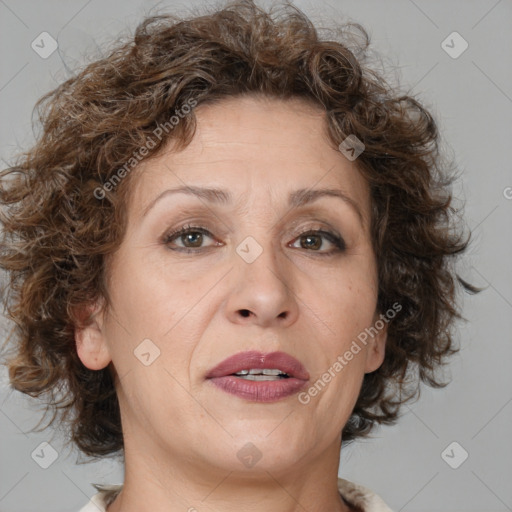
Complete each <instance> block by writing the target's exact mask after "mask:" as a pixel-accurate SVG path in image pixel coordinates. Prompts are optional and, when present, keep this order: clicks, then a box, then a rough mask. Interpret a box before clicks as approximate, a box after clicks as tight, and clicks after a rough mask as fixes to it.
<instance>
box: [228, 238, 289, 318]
mask: <svg viewBox="0 0 512 512" xmlns="http://www.w3.org/2000/svg"><path fill="white" fill-rule="evenodd" d="M233 258H234V262H235V263H234V265H235V268H234V269H233V272H231V274H232V275H231V279H232V280H233V281H232V286H231V287H230V295H229V299H228V301H227V305H226V307H227V315H228V317H229V320H230V321H231V322H233V323H237V324H244V325H248V324H252V325H258V326H260V327H286V326H289V325H291V324H293V323H294V322H295V321H296V319H297V317H298V299H297V296H296V295H295V292H294V280H295V279H294V272H293V263H292V262H291V261H289V259H288V258H287V257H286V256H285V255H283V254H279V255H277V254H275V251H273V250H272V248H271V247H266V248H264V249H263V251H262V253H261V254H260V255H259V256H258V257H257V258H256V259H255V260H254V261H252V262H251V263H248V262H247V261H246V260H244V258H242V257H241V256H240V255H239V254H238V253H236V252H234V256H233Z"/></svg>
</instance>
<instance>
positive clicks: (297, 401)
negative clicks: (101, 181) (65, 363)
mask: <svg viewBox="0 0 512 512" xmlns="http://www.w3.org/2000/svg"><path fill="white" fill-rule="evenodd" d="M195 113H196V116H197V131H196V134H195V136H194V138H193V140H192V142H191V144H190V145H189V146H188V147H187V148H186V149H185V150H183V151H181V152H178V153H173V152H171V151H170V150H169V151H168V152H167V153H165V154H161V155H160V156H158V158H155V159H154V160H150V161H145V162H143V163H142V164H141V165H140V167H139V168H138V169H135V170H134V171H133V172H136V173H138V174H137V175H136V176H133V177H134V178H136V181H135V182H134V183H133V185H134V188H133V191H132V194H131V196H130V203H129V205H128V225H127V231H126V235H125V237H124V239H123V242H122V244H121V245H120V247H119V250H118V251H117V252H116V253H115V254H114V256H113V258H112V261H111V262H110V263H111V279H110V281H109V285H108V286H109V292H110V296H111V300H112V309H111V310H110V311H109V312H108V314H107V315H105V316H100V315H99V314H98V315H96V316H95V323H94V324H93V325H91V326H90V327H88V328H86V329H84V330H83V331H78V332H77V349H78V353H79V356H80V358H81V360H82V361H83V363H84V365H85V366H87V367H88V368H91V369H96V370H97V369H100V368H104V367H105V366H107V365H108V364H109V363H110V361H112V363H113V366H114V369H115V373H116V374H117V378H118V380H117V381H116V386H117V392H118V397H119V402H120V408H121V415H122V422H123V432H124V436H125V450H126V452H127V453H130V454H132V456H133V454H137V456H138V457H139V459H141V460H143V459H144V460H146V461H149V460H151V461H152V462H151V463H152V464H155V461H156V462H159V461H163V460H179V461H182V464H188V465H190V467H197V468H199V467H201V468H205V467H207V466H211V467H216V468H221V469H224V470H235V471H246V470H247V471H249V470H252V471H255V470H258V469H260V470H261V471H264V470H273V471H274V472H278V471H279V470H283V471H284V470H286V468H289V467H292V466H293V467H295V468H297V467H301V466H302V465H303V466H304V467H311V465H312V464H314V461H318V460H323V462H325V459H326V458H330V459H331V460H333V461H335V460H337V457H338V455H339V452H337V449H338V448H339V437H340V432H341V430H342V428H343V426H344V425H345V423H346V422H347V420H348V418H349V417H350V414H351V411H352V409H353V407H354V404H355V402H356V399H357V396H358V393H359V390H360V387H361V384H362V379H363V377H364V374H365V372H371V371H374V370H375V369H377V368H378V367H379V366H380V364H381V363H382V360H383V355H384V345H385V329H383V330H381V331H380V332H379V334H378V335H377V336H375V337H374V338H372V337H371V336H370V337H368V342H367V343H366V344H362V343H359V349H360V350H359V351H358V352H357V353H356V354H354V352H355V351H353V352H352V354H353V357H352V358H350V360H347V358H345V359H343V360H344V361H345V364H343V365H341V366H342V368H341V369H339V366H336V368H337V371H336V370H333V365H335V363H336V361H340V359H339V358H340V357H341V358H343V356H344V354H345V353H346V352H347V351H349V350H350V348H351V346H352V347H353V342H354V340H357V337H358V335H360V334H361V333H362V332H364V331H365V329H367V328H369V327H371V326H372V325H373V324H374V323H375V321H376V320H377V319H378V318H379V316H378V312H377V311H376V304H377V273H376V260H375V255H374V253H373V250H372V246H371V241H370V231H369V228H370V224H369V223H370V196H369V190H368V186H367V183H366V182H365V180H364V179H363V177H362V176H361V175H360V173H359V172H358V170H357V168H356V166H355V162H352V161H350V160H348V159H347V158H345V156H344V155H343V154H342V153H341V152H339V151H336V150H335V149H333V148H332V147H331V146H330V145H329V144H328V142H327V135H326V128H325V117H324V114H323V113H322V111H320V110H316V109H314V108H313V107H311V106H308V105H307V104H305V103H303V102H301V101H300V100H292V101H281V100H275V99H271V100H269V99H266V100H262V99H256V98H235V99H229V100H224V101H222V102H220V103H217V104H215V105H209V106H205V105H203V106H198V107H197V108H196V111H195ZM182 187H191V189H189V191H190V192H192V191H193V189H192V187H195V188H197V189H196V192H197V190H199V189H219V190H221V191H222V192H218V193H216V194H214V193H211V192H208V193H207V192H199V193H183V192H174V193H172V192H171V190H172V189H175V188H182ZM323 189H331V190H333V191H338V192H339V193H340V195H339V196H336V195H335V194H318V193H317V191H319V190H323ZM298 191H301V192H298ZM340 196H341V197H340ZM186 226H191V228H190V229H189V231H188V232H187V233H182V234H181V235H180V234H178V235H174V234H173V233H176V232H177V231H179V230H180V229H181V228H184V227H186ZM338 237H339V238H338ZM253 351H256V352H259V353H262V354H269V353H273V352H283V353H285V354H288V355H289V356H291V357H293V358H295V359H296V360H298V361H299V362H300V363H301V364H302V366H303V368H304V370H305V372H303V373H302V374H301V372H300V371H298V370H297V368H293V361H292V362H291V363H290V361H289V360H287V359H286V357H283V356H282V354H281V356H278V357H276V358H275V360H274V361H273V363H272V361H271V359H269V360H266V361H265V362H264V363H262V365H266V366H265V368H268V367H269V366H270V368H269V369H276V367H277V368H279V367H284V366H286V367H287V368H288V369H289V373H290V375H288V378H286V377H279V376H274V377H267V378H269V379H273V380H261V379H264V378H265V377H261V376H260V377H253V378H255V379H256V380H248V379H251V377H246V376H231V377H229V376H225V377H224V378H222V377H221V376H220V374H222V371H219V372H217V375H218V378H216V379H213V378H209V377H211V374H212V373H211V372H212V370H213V369H214V368H215V367H217V366H218V365H219V364H220V363H221V362H223V361H224V360H225V359H227V358H230V357H231V356H233V355H236V354H241V353H244V352H253ZM242 356H243V354H242ZM258 361H261V360H260V359H259V358H258V357H256V358H255V359H251V360H250V362H246V361H243V360H242V361H241V362H240V363H239V365H238V366H242V368H240V369H250V368H243V367H244V365H246V364H247V365H249V364H250V365H251V368H253V367H254V366H257V362H258ZM289 365H291V366H289ZM235 366H236V365H235ZM260 366H261V365H260ZM329 369H331V373H330V376H331V378H330V379H328V378H324V380H323V381H322V378H323V377H322V376H325V374H326V372H327V373H328V372H329ZM260 370H261V368H260ZM230 371H234V367H232V366H231V367H229V368H227V369H226V368H224V373H225V374H226V375H229V374H230ZM267 373H268V372H267ZM285 373H286V372H285ZM319 379H320V381H322V382H323V385H319V384H318V383H317V381H318V380H319ZM326 381H328V382H326ZM315 383H317V387H316V390H317V391H316V393H315V392H314V391H313V392H312V393H309V392H308V390H310V389H311V388H314V386H315ZM230 390H231V391H230ZM233 390H234V391H233ZM183 461H186V462H183ZM148 464H149V463H148ZM274 474H277V473H274Z"/></svg>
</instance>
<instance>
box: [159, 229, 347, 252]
mask: <svg viewBox="0 0 512 512" xmlns="http://www.w3.org/2000/svg"><path fill="white" fill-rule="evenodd" d="M190 233H201V234H203V235H207V236H209V237H210V238H212V239H213V236H212V234H211V233H210V231H208V230H207V229H206V228H204V227H202V226H191V225H186V226H183V227H182V228H180V229H178V230H176V231H173V232H171V233H167V234H165V235H164V237H163V240H162V243H163V244H164V245H169V244H170V243H171V242H172V241H173V240H174V239H177V238H179V237H181V236H183V235H186V234H190ZM320 235H322V236H323V237H325V238H326V239H327V240H328V241H329V242H331V243H332V244H333V245H334V247H335V249H333V250H331V251H329V252H318V251H315V250H312V251H308V252H313V253H317V254H315V255H317V256H333V255H335V254H337V253H340V252H344V251H345V250H346V246H345V241H344V240H343V238H341V237H340V236H338V235H337V234H335V233H332V232H330V231H324V230H315V229H310V230H307V231H304V232H302V233H300V234H299V235H298V236H297V237H296V238H295V239H294V240H297V239H300V238H301V237H305V236H320ZM203 249H205V247H197V248H190V247H179V248H174V249H172V248H171V250H172V251H178V252H184V253H197V252H199V251H201V250H203ZM304 250H306V251H307V249H304Z"/></svg>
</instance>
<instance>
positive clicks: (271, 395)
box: [208, 375, 307, 402]
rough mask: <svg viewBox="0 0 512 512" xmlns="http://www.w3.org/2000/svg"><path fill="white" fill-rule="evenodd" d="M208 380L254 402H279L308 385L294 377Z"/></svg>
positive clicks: (228, 376)
mask: <svg viewBox="0 0 512 512" xmlns="http://www.w3.org/2000/svg"><path fill="white" fill-rule="evenodd" d="M208 380H209V381H210V382H211V383H212V384H215V386H217V387H219V388H220V389H222V390H223V391H225V392H226V393H230V394H232V395H236V396H238V397H240V398H244V399H246V400H251V401H253V402H277V401H278V400H281V399H283V398H286V397H288V396H290V395H294V394H295V393H298V392H299V391H300V390H301V389H302V388H303V387H304V386H305V385H306V383H307V381H305V380H300V379H295V378H293V377H290V378H288V379H279V380H262V381H256V380H245V379H240V378H239V377H235V376H234V375H226V376H225V377H214V378H211V379H208Z"/></svg>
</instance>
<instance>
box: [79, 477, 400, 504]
mask: <svg viewBox="0 0 512 512" xmlns="http://www.w3.org/2000/svg"><path fill="white" fill-rule="evenodd" d="M92 485H93V486H94V487H95V488H96V489H97V490H98V491H99V492H98V493H96V494H95V495H94V496H93V497H92V498H91V499H90V501H89V503H87V505H85V507H83V508H81V509H80V511H79V512H106V509H107V507H108V505H110V503H112V502H113V501H114V499H115V497H116V496H117V495H118V494H119V492H120V491H121V489H122V488H123V485H122V484H117V485H101V484H92ZM338 490H339V492H340V494H341V496H342V497H343V498H344V500H345V501H346V502H347V503H349V504H350V505H351V506H352V507H358V508H360V509H361V512H393V511H392V510H391V509H390V508H389V507H388V506H387V505H386V504H385V503H384V501H382V499H381V498H380V497H379V496H377V495H376V494H374V493H373V492H372V491H370V489H367V488H366V487H363V486H362V485H358V484H355V483H353V482H349V481H348V480H344V479H343V478H338Z"/></svg>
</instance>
